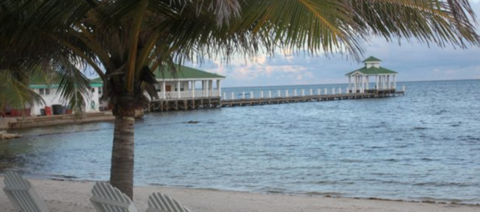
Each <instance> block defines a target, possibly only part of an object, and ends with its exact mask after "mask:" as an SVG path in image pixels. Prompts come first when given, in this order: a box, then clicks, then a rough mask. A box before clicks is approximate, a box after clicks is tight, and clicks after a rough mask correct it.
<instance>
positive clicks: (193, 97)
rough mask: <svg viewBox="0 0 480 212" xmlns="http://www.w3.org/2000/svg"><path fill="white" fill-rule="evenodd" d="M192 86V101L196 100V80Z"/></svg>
mask: <svg viewBox="0 0 480 212" xmlns="http://www.w3.org/2000/svg"><path fill="white" fill-rule="evenodd" d="M190 84H191V85H192V99H195V80H193V81H192V82H191V83H190Z"/></svg>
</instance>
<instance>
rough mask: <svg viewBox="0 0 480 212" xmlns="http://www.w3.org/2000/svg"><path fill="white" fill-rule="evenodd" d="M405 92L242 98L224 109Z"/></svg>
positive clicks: (232, 101)
mask: <svg viewBox="0 0 480 212" xmlns="http://www.w3.org/2000/svg"><path fill="white" fill-rule="evenodd" d="M403 95H405V92H404V91H396V90H382V91H377V90H365V92H363V93H340V94H316V95H300V96H298V95H294V96H283V97H267V98H263V97H262V98H254V97H253V96H251V97H250V98H240V99H228V100H222V102H221V106H222V107H235V106H251V105H269V104H286V103H297V102H319V101H334V100H346V99H369V98H386V97H394V96H403Z"/></svg>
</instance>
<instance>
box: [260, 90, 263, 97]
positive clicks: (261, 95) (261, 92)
mask: <svg viewBox="0 0 480 212" xmlns="http://www.w3.org/2000/svg"><path fill="white" fill-rule="evenodd" d="M260 99H263V91H260Z"/></svg>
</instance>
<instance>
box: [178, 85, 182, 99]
mask: <svg viewBox="0 0 480 212" xmlns="http://www.w3.org/2000/svg"><path fill="white" fill-rule="evenodd" d="M180 92H181V91H180V81H177V98H178V99H180V98H181V97H182V95H181V93H180Z"/></svg>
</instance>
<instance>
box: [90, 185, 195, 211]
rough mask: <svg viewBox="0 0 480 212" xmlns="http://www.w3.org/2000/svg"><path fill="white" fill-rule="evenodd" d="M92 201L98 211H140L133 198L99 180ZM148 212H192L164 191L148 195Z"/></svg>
mask: <svg viewBox="0 0 480 212" xmlns="http://www.w3.org/2000/svg"><path fill="white" fill-rule="evenodd" d="M92 193H93V197H92V198H90V201H91V202H92V203H93V206H94V207H95V209H96V210H97V211H98V212H138V211H137V208H136V207H135V205H134V204H133V202H132V200H131V199H130V198H129V197H128V196H127V195H125V194H124V193H122V192H121V191H120V190H118V189H117V188H115V187H113V186H112V185H110V184H109V183H103V182H97V183H95V185H94V186H93V189H92ZM147 212H190V210H188V208H186V207H185V206H182V205H181V204H180V203H179V202H178V201H176V200H174V199H172V198H170V197H169V196H167V195H165V194H162V193H158V192H156V193H153V194H152V195H150V197H148V209H147Z"/></svg>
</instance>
